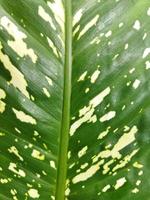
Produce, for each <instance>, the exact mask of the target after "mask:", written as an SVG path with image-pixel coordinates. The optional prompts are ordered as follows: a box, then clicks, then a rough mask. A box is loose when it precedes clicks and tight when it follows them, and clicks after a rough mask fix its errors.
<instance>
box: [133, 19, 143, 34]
mask: <svg viewBox="0 0 150 200" xmlns="http://www.w3.org/2000/svg"><path fill="white" fill-rule="evenodd" d="M133 28H134V29H135V30H137V31H138V30H140V28H141V24H140V21H139V20H136V21H135V23H134V25H133Z"/></svg>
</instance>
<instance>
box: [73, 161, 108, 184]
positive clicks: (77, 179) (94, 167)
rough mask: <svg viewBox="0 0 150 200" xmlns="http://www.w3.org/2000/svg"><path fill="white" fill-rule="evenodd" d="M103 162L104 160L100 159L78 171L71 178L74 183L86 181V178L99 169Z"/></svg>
mask: <svg viewBox="0 0 150 200" xmlns="http://www.w3.org/2000/svg"><path fill="white" fill-rule="evenodd" d="M103 163H104V160H101V161H100V162H98V163H97V164H95V165H92V166H91V167H90V168H89V169H87V171H86V172H83V173H80V174H78V175H77V176H75V177H74V178H73V179H72V182H73V183H74V184H76V183H78V182H81V181H86V180H87V179H89V178H91V177H92V176H93V175H94V174H96V172H97V171H98V170H99V169H100V166H101V165H102V164H103Z"/></svg>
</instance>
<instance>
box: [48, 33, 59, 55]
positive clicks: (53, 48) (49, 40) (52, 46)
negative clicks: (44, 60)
mask: <svg viewBox="0 0 150 200" xmlns="http://www.w3.org/2000/svg"><path fill="white" fill-rule="evenodd" d="M47 41H48V44H49V46H50V47H51V48H52V50H53V52H54V54H55V55H56V56H57V57H59V55H58V52H57V48H56V47H55V45H54V43H53V42H52V40H51V39H50V38H49V37H47Z"/></svg>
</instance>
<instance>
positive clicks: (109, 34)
mask: <svg viewBox="0 0 150 200" xmlns="http://www.w3.org/2000/svg"><path fill="white" fill-rule="evenodd" d="M111 35H112V31H111V30H110V31H108V32H107V33H106V34H105V37H106V38H108V37H110V36H111Z"/></svg>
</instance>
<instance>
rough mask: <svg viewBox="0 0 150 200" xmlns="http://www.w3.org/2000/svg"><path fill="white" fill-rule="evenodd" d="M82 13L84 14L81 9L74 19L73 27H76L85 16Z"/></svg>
mask: <svg viewBox="0 0 150 200" xmlns="http://www.w3.org/2000/svg"><path fill="white" fill-rule="evenodd" d="M82 12H83V10H82V9H80V10H78V11H77V12H76V14H75V15H74V17H73V26H74V25H75V24H77V23H78V22H79V21H80V19H81V17H82V15H83V14H82Z"/></svg>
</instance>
